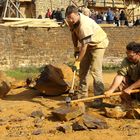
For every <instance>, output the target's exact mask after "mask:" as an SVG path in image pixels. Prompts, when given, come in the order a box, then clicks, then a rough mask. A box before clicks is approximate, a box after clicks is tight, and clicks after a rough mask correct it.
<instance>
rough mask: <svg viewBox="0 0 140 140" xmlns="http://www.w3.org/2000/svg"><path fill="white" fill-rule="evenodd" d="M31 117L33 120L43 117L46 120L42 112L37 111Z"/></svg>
mask: <svg viewBox="0 0 140 140" xmlns="http://www.w3.org/2000/svg"><path fill="white" fill-rule="evenodd" d="M31 117H33V118H42V117H44V118H45V115H44V114H43V112H42V111H40V110H37V111H33V112H32V113H31Z"/></svg>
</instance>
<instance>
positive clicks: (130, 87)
mask: <svg viewBox="0 0 140 140" xmlns="http://www.w3.org/2000/svg"><path fill="white" fill-rule="evenodd" d="M136 88H140V79H139V80H137V81H136V82H135V83H133V84H132V85H130V86H129V87H128V88H126V89H125V90H124V92H125V93H127V94H131V91H132V90H133V89H136Z"/></svg>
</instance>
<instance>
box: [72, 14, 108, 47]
mask: <svg viewBox="0 0 140 140" xmlns="http://www.w3.org/2000/svg"><path fill="white" fill-rule="evenodd" d="M72 34H73V35H74V36H73V43H74V44H76V43H75V41H77V40H79V42H80V43H84V39H86V38H88V37H90V41H88V44H89V45H90V46H96V47H98V44H99V43H101V42H103V41H104V40H105V39H107V35H106V33H105V32H104V31H103V29H102V28H101V27H100V26H99V25H98V24H97V23H96V22H95V21H94V20H93V19H91V18H89V17H87V16H85V15H83V14H80V24H79V25H78V26H77V27H76V28H74V29H73V31H72ZM99 46H100V45H99ZM75 47H76V46H75ZM105 47H107V46H105V45H102V48H105Z"/></svg>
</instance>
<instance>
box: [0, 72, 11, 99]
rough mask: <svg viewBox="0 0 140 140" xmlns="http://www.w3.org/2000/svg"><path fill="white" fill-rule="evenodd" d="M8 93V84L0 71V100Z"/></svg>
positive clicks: (4, 75)
mask: <svg viewBox="0 0 140 140" xmlns="http://www.w3.org/2000/svg"><path fill="white" fill-rule="evenodd" d="M9 91H10V83H9V81H8V79H7V76H6V74H5V73H3V72H1V71H0V98H2V97H4V96H5V95H6V94H7V93H8V92H9Z"/></svg>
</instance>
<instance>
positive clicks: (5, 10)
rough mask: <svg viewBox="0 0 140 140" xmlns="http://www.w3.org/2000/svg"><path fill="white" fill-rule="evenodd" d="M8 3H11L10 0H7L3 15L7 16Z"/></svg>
mask: <svg viewBox="0 0 140 140" xmlns="http://www.w3.org/2000/svg"><path fill="white" fill-rule="evenodd" d="M8 3H9V0H7V1H6V4H5V9H4V15H3V17H6V12H7V7H8Z"/></svg>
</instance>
